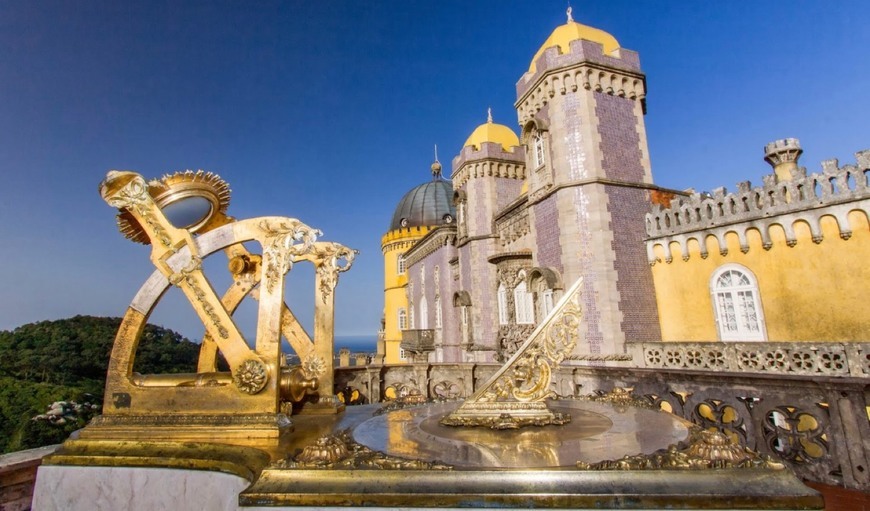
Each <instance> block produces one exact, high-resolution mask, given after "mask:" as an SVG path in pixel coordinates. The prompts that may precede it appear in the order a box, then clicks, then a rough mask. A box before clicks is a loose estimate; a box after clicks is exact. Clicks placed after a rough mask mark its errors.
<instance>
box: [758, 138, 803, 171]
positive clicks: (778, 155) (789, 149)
mask: <svg viewBox="0 0 870 511" xmlns="http://www.w3.org/2000/svg"><path fill="white" fill-rule="evenodd" d="M803 152H804V151H803V149H801V142H800V140H798V139H796V138H784V139H782V140H774V141H773V142H771V143H769V144H767V145H766V146H764V161H766V162H767V163H769V164H770V165H771V166H772V167H773V172H774V173H775V174H776V180H777V181H778V182H779V181H791V178H792V171H793V170H797V161H798V158H800V156H801V154H802V153H803Z"/></svg>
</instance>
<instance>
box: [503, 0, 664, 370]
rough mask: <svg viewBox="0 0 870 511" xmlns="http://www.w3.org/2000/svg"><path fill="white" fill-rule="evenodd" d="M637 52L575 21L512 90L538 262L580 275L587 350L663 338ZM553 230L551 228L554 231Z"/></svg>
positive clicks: (571, 277)
mask: <svg viewBox="0 0 870 511" xmlns="http://www.w3.org/2000/svg"><path fill="white" fill-rule="evenodd" d="M644 99H645V76H644V74H643V73H642V72H641V70H640V61H639V58H638V54H637V53H635V52H633V51H630V50H626V49H625V48H621V47H620V46H619V42H618V41H617V40H616V39H615V38H614V37H613V36H612V35H610V34H608V33H606V32H604V31H602V30H599V29H595V28H592V27H588V26H585V25H581V24H579V23H576V22H575V21H574V20H573V19H572V18H571V13H570V9H569V12H568V22H567V23H566V24H564V25H562V26H559V27H557V28H556V29H555V30H554V31H553V33H552V34H551V35H550V37H549V38H548V39H547V40H546V41H545V42H544V44H543V45H542V46H541V48H540V49H539V50H538V52H537V53H536V54H535V56H534V57H533V59H532V62H531V64H530V66H529V70H528V71H527V72H526V73H525V74H523V76H522V77H521V78H520V80H519V82H518V83H517V101H516V104H515V106H516V109H517V115H518V118H519V123H520V126H522V137H521V139H522V142H523V144H524V145H525V147H526V160H527V164H526V166H527V173H528V175H529V178H528V201H529V205H530V223H531V225H532V232H534V233H535V240H534V244H535V248H534V261H533V262H534V264H535V266H538V267H546V268H551V269H553V270H555V271H557V272H559V273H560V274H561V275H562V279H563V282H565V284H566V285H569V284H570V283H572V282H574V281H575V280H576V279H577V278H578V277H581V276H582V277H583V278H584V295H585V297H586V300H587V302H586V304H585V310H584V313H585V316H584V318H585V326H583V327H581V328H582V329H585V331H583V332H582V334H583V337H584V338H585V342H586V345H585V346H582V347H581V348H580V349H581V350H584V351H588V352H589V353H592V354H595V353H603V354H607V353H622V352H623V351H624V350H625V346H624V343H625V342H626V341H657V340H661V333H660V327H659V321H658V312H657V309H656V303H655V294H654V288H653V281H652V276H651V272H650V268H649V266H648V262H647V258H646V254H645V249H644V243H643V240H644V237H645V232H644V214H645V212H646V211H647V210H648V209H649V193H650V190H651V189H655V188H656V187H655V186H654V185H653V184H652V174H651V171H650V163H649V153H648V149H647V140H646V129H645V127H644V121H643V116H644V113H645V101H644ZM549 226H557V229H556V231H557V232H555V233H554V232H553V231H554V229H552V228H550V227H549Z"/></svg>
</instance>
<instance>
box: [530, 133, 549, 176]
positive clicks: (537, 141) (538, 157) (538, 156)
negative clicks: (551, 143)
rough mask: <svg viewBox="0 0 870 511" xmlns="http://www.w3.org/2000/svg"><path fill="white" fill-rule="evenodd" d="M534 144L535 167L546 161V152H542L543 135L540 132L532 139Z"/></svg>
mask: <svg viewBox="0 0 870 511" xmlns="http://www.w3.org/2000/svg"><path fill="white" fill-rule="evenodd" d="M533 144H534V146H535V151H534V154H535V168H538V167H540V166H541V165H543V164H545V163H547V158H546V153H545V152H544V137H542V136H541V135H540V134H537V135H535V138H534V140H533Z"/></svg>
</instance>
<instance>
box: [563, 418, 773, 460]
mask: <svg viewBox="0 0 870 511" xmlns="http://www.w3.org/2000/svg"><path fill="white" fill-rule="evenodd" d="M577 468H579V469H582V470H703V469H712V468H767V469H775V470H782V469H784V468H785V465H783V464H782V463H779V462H776V461H774V460H772V459H771V458H770V457H769V456H766V455H763V454H759V453H757V452H755V451H753V450H752V449H749V448H748V447H743V446H741V445H740V444H739V443H737V442H736V441H735V440H733V439H732V438H730V437H729V436H728V435H725V434H723V433H721V432H719V431H714V430H706V429H700V428H693V429H692V430H691V431H690V433H689V438H688V439H686V441H684V442H682V443H680V444H677V445H672V446H670V447H668V448H667V449H662V450H659V451H656V452H654V453H652V454H638V455H636V456H625V457H623V458H621V459H618V460H605V461H601V462H598V463H591V464H590V463H584V462H582V461H578V462H577Z"/></svg>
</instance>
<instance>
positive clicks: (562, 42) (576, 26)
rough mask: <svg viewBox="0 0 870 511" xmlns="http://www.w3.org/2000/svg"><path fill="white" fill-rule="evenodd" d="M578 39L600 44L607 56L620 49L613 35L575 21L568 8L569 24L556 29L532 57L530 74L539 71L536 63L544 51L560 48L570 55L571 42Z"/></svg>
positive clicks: (562, 51) (560, 50)
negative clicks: (555, 47) (554, 47)
mask: <svg viewBox="0 0 870 511" xmlns="http://www.w3.org/2000/svg"><path fill="white" fill-rule="evenodd" d="M578 39H583V40H584V41H592V42H594V43H598V44H600V45H601V46H602V47H603V50H604V54H605V55H613V52H614V51H616V50H618V49H619V41H617V40H616V38H615V37H613V36H612V35H610V34H608V33H607V32H605V31H603V30H601V29H598V28H593V27H590V26H586V25H583V24H581V23H577V22H576V21H574V18H573V17H572V16H571V8H570V7H568V22H567V23H565V24H564V25H561V26H559V27H556V30H554V31H553V33H552V34H550V37H548V38H547V40H546V41H544V44H542V45H541V47H540V49H538V52H537V53H535V56H534V57H532V62H531V64H529V73H534V72H535V71H536V70H537V68H536V66H535V62H536V61H537V60H538V58H539V57H540V56H541V55H542V54H543V53H544V50H546V49H547V48H552V47H553V46H558V47H559V52H560V53H563V54H564V53H568V52H569V51H570V50H571V41H577V40H578Z"/></svg>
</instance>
